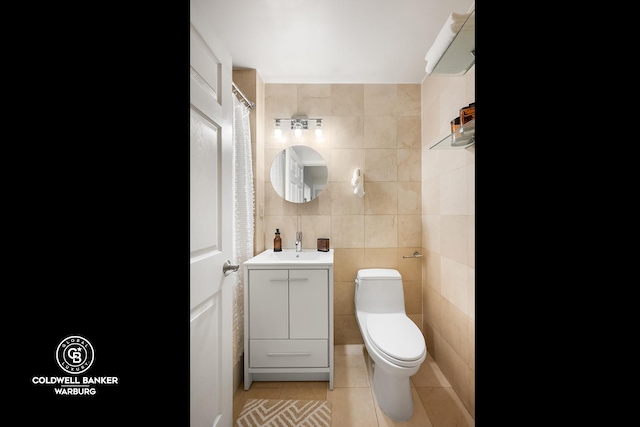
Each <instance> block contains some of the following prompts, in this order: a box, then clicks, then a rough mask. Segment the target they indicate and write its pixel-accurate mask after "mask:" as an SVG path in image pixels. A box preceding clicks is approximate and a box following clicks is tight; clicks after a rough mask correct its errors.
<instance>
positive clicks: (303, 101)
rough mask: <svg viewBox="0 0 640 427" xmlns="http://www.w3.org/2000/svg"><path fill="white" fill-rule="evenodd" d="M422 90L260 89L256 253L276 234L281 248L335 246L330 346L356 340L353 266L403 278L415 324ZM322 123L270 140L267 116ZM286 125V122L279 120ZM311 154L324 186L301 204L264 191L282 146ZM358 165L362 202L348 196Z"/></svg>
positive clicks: (419, 290) (401, 86)
mask: <svg viewBox="0 0 640 427" xmlns="http://www.w3.org/2000/svg"><path fill="white" fill-rule="evenodd" d="M420 97H421V87H420V85H419V84H266V85H265V122H264V140H265V155H264V176H263V179H264V195H265V197H264V204H265V209H264V215H265V216H264V233H263V235H262V236H261V237H262V238H263V242H264V248H267V249H268V248H273V237H274V232H275V229H276V228H279V229H280V232H281V233H282V234H281V237H282V242H283V243H282V245H283V248H294V247H295V244H294V242H295V232H296V230H297V229H298V227H299V229H300V230H301V231H302V232H303V235H304V236H303V249H315V248H316V239H317V238H318V237H328V238H330V243H331V248H333V249H334V250H335V264H334V295H335V298H334V316H335V318H334V324H335V328H334V329H335V344H337V345H340V344H361V343H362V336H361V335H360V331H359V330H358V325H357V323H356V320H355V312H354V302H353V297H354V280H355V277H356V273H357V271H358V269H360V268H369V267H379V268H395V269H397V270H398V271H400V273H401V274H402V276H403V280H404V287H405V301H406V309H407V314H408V315H409V316H410V317H411V318H412V319H413V320H414V322H415V323H416V324H417V325H418V326H419V327H420V328H422V266H421V262H420V258H417V259H416V258H411V259H404V258H403V257H402V256H403V255H410V254H412V253H413V252H414V251H416V250H417V251H420V253H422V202H421V197H422V188H421V185H422V182H421V181H422V172H421V150H422V147H421V117H420V110H421V100H420ZM292 115H307V116H308V117H320V118H322V119H323V122H322V123H323V129H324V137H323V140H322V141H316V140H315V137H314V136H313V130H310V131H308V133H306V134H305V135H303V139H302V140H295V139H294V138H293V136H292V135H291V134H290V131H289V134H285V135H286V137H287V139H286V141H284V142H281V141H277V140H275V139H274V138H273V128H274V118H275V117H291V116H292ZM287 124H288V123H287ZM298 144H299V145H307V146H311V147H313V148H315V149H316V150H317V151H319V152H320V153H321V154H322V156H323V157H324V159H325V160H326V161H327V163H328V166H329V182H328V184H327V186H326V188H325V189H324V191H323V192H322V193H321V194H320V196H319V197H318V198H317V199H314V200H313V201H311V202H309V203H306V204H295V203H289V202H286V201H284V200H283V199H282V198H281V197H280V196H278V195H277V194H276V193H275V191H274V190H273V188H272V187H271V179H270V176H269V169H270V165H271V162H272V160H273V158H274V157H275V156H276V154H277V153H278V152H279V151H281V150H282V149H283V148H284V147H287V146H289V145H298ZM356 168H360V170H361V171H362V172H363V174H364V190H365V192H366V194H365V196H364V198H362V199H360V198H358V197H356V196H355V195H354V194H353V187H351V184H350V181H351V179H352V177H353V172H354V170H355V169H356Z"/></svg>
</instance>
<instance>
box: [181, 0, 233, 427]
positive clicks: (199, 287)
mask: <svg viewBox="0 0 640 427" xmlns="http://www.w3.org/2000/svg"><path fill="white" fill-rule="evenodd" d="M190 6H191V13H190V15H191V28H190V57H189V58H190V59H189V63H190V66H191V69H190V77H191V78H190V82H189V96H190V119H189V123H190V124H189V133H190V138H189V144H190V185H189V186H190V234H189V235H190V304H189V309H190V359H189V360H190V367H189V369H190V371H189V384H190V385H189V387H190V396H189V398H190V425H191V427H212V426H213V427H231V424H232V422H233V377H232V371H233V365H232V351H233V345H232V340H233V329H232V310H233V306H232V289H231V286H232V283H231V282H232V278H228V279H225V275H224V274H223V264H224V263H225V261H227V260H230V259H232V240H231V239H232V235H231V226H232V223H231V221H232V219H231V218H232V211H231V209H232V206H231V202H230V200H232V198H231V197H232V188H231V173H232V172H231V166H232V150H233V145H232V129H233V127H232V120H233V102H232V101H233V99H232V96H233V94H232V92H231V78H232V68H231V57H230V55H229V54H228V52H227V51H226V49H225V48H224V46H222V45H221V44H220V42H219V40H218V39H217V37H216V36H215V34H213V33H212V32H211V22H208V21H207V20H206V17H205V16H204V13H202V12H203V11H202V6H201V1H200V0H191V2H190Z"/></svg>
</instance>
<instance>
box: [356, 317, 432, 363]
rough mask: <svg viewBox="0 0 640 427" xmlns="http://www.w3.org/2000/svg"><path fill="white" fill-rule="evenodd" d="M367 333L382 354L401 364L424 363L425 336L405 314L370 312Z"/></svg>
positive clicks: (392, 361)
mask: <svg viewBox="0 0 640 427" xmlns="http://www.w3.org/2000/svg"><path fill="white" fill-rule="evenodd" d="M367 334H368V335H369V338H371V342H372V344H373V345H374V346H375V347H376V349H377V350H379V352H380V354H381V356H383V357H384V358H385V359H387V360H389V361H390V362H391V363H394V364H397V365H400V366H407V367H410V366H415V364H416V362H418V363H422V359H423V356H424V355H425V352H426V345H425V342H424V336H423V335H422V332H420V329H419V328H418V327H417V326H416V324H415V323H413V322H412V321H411V319H409V318H408V317H407V316H406V315H405V314H400V313H388V314H369V315H368V316H367Z"/></svg>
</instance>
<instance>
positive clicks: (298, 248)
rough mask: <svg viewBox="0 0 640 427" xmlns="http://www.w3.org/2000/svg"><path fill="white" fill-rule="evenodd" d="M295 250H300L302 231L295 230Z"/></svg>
mask: <svg viewBox="0 0 640 427" xmlns="http://www.w3.org/2000/svg"><path fill="white" fill-rule="evenodd" d="M296 252H302V231H297V232H296Z"/></svg>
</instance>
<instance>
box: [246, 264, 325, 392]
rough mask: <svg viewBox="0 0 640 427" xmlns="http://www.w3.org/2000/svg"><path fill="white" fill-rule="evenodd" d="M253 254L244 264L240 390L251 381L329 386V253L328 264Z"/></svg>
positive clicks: (248, 385) (247, 386)
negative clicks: (270, 259)
mask: <svg viewBox="0 0 640 427" xmlns="http://www.w3.org/2000/svg"><path fill="white" fill-rule="evenodd" d="M258 257H260V255H258V256H257V257H254V258H252V260H253V261H252V260H249V261H247V262H246V263H245V265H244V269H245V289H244V297H245V300H244V303H245V306H244V307H245V310H244V316H245V317H244V321H245V322H244V323H245V325H244V326H245V331H244V332H245V337H244V338H245V340H244V342H245V348H244V350H245V353H244V368H245V369H244V389H245V390H248V389H249V387H251V384H252V382H253V381H329V388H330V389H331V390H333V256H332V254H331V256H330V257H329V256H328V255H327V256H326V258H327V259H329V258H330V260H331V264H317V263H316V264H313V263H312V264H309V263H308V260H304V261H302V260H300V261H293V260H291V261H289V263H282V262H277V263H267V264H264V263H260V262H259V261H260V260H259V259H258V260H257V261H256V260H255V258H258ZM263 261H264V260H263Z"/></svg>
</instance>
